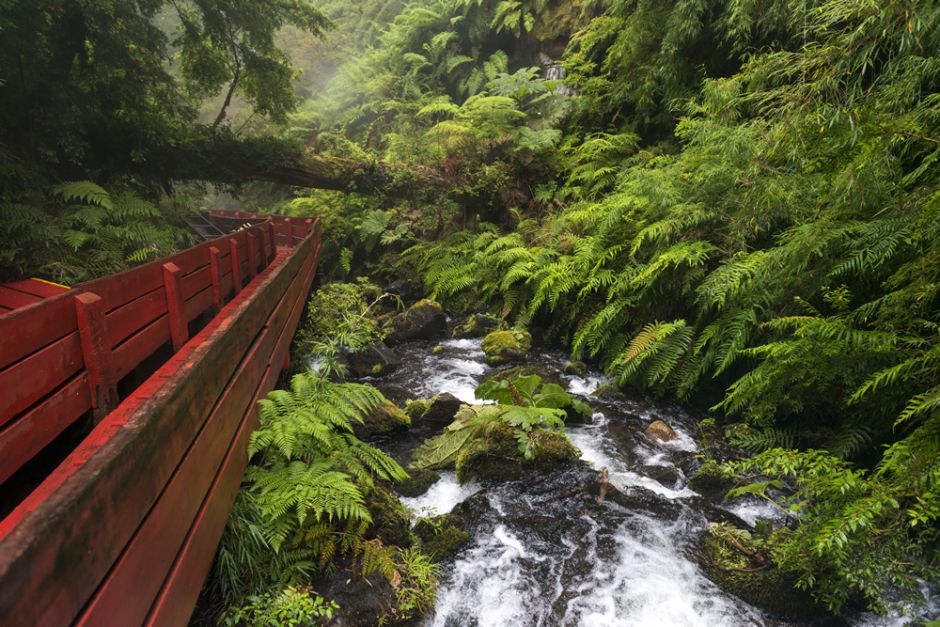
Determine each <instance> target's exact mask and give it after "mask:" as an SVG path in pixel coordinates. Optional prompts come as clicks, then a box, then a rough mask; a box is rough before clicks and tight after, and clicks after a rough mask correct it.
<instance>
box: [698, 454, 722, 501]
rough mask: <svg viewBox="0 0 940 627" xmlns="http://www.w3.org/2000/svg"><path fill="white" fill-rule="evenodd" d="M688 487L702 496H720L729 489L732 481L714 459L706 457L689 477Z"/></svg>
mask: <svg viewBox="0 0 940 627" xmlns="http://www.w3.org/2000/svg"><path fill="white" fill-rule="evenodd" d="M689 487H690V488H691V489H693V490H695V491H696V492H698V493H699V494H701V495H703V496H713V497H718V496H722V495H724V494H725V492H727V491H728V490H730V489H731V487H732V481H731V480H730V479H729V478H728V477H727V476H726V475H725V473H724V471H723V470H722V469H721V464H719V463H718V462H717V461H715V460H714V459H711V458H709V459H706V460H705V462H704V463H703V464H702V465H701V466H699V468H698V470H696V471H695V474H693V475H692V476H691V477H690V478H689Z"/></svg>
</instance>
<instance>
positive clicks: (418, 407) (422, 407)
mask: <svg viewBox="0 0 940 627" xmlns="http://www.w3.org/2000/svg"><path fill="white" fill-rule="evenodd" d="M430 406H431V401H429V400H428V399H425V398H416V399H409V400H407V401H405V413H406V414H408V417H409V418H411V421H412V422H415V421H417V420H420V419H421V417H422V416H424V413H425V412H426V411H427V410H428V407H430Z"/></svg>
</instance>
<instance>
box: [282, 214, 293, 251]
mask: <svg viewBox="0 0 940 627" xmlns="http://www.w3.org/2000/svg"><path fill="white" fill-rule="evenodd" d="M284 230H285V231H286V232H287V236H286V240H287V242H286V243H285V246H287V247H288V248H293V247H294V221H293V220H291V219H290V218H284Z"/></svg>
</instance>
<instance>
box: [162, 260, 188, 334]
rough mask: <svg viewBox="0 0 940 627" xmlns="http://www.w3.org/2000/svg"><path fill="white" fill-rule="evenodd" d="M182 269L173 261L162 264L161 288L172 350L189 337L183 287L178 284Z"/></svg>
mask: <svg viewBox="0 0 940 627" xmlns="http://www.w3.org/2000/svg"><path fill="white" fill-rule="evenodd" d="M181 275H182V271H181V270H180V269H179V267H178V266H177V265H176V264H175V263H172V262H170V263H165V264H163V289H164V291H165V292H166V315H167V322H168V323H169V325H170V338H171V339H172V340H173V350H174V351H178V350H179V349H181V348H183V344H185V343H186V341H187V340H188V339H189V329H188V328H187V326H186V323H187V319H186V310H185V307H186V301H184V300H183V287H182V285H180V279H181Z"/></svg>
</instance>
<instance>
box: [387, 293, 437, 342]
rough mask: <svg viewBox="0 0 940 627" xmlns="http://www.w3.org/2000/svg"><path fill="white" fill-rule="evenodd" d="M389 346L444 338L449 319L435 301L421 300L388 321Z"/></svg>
mask: <svg viewBox="0 0 940 627" xmlns="http://www.w3.org/2000/svg"><path fill="white" fill-rule="evenodd" d="M386 331H387V332H388V335H386V337H385V341H386V342H387V343H388V344H400V343H401V342H405V341H408V340H431V339H435V338H439V337H443V336H444V335H445V333H446V332H447V317H446V316H445V315H444V310H443V308H441V306H440V304H438V303H436V302H434V301H433V300H428V299H424V300H419V301H418V302H417V303H415V304H414V305H412V306H411V307H409V308H408V309H407V311H405V312H403V313H400V314H398V315H397V316H395V317H394V318H392V319H391V320H389V321H388V323H387V326H386Z"/></svg>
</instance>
